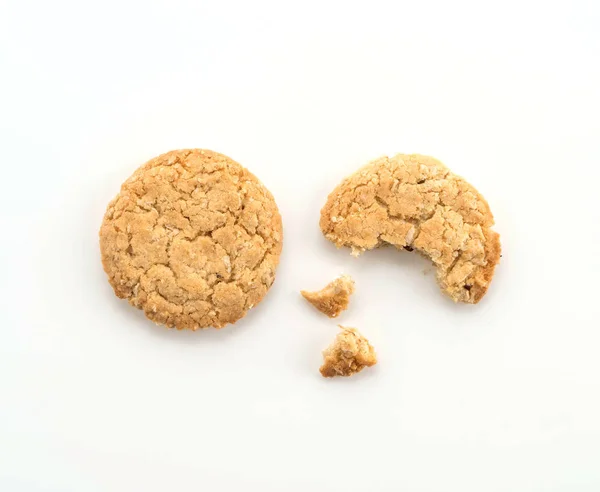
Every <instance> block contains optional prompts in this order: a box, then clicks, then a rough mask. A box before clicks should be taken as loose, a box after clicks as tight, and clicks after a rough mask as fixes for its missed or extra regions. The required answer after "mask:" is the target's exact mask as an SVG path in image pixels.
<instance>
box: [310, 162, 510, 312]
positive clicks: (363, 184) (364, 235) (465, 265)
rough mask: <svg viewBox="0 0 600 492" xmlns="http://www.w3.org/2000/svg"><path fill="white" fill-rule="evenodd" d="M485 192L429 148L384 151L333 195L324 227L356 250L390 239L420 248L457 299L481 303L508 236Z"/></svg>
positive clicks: (402, 245)
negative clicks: (499, 228) (426, 152)
mask: <svg viewBox="0 0 600 492" xmlns="http://www.w3.org/2000/svg"><path fill="white" fill-rule="evenodd" d="M493 224H494V218H493V216H492V213H491V211H490V207H489V206H488V204H487V202H486V201H485V199H484V198H483V196H481V194H480V193H479V192H478V191H477V190H476V189H475V188H474V187H473V186H471V185H470V184H469V183H467V182H466V181H465V180H464V179H462V178H460V177H459V176H456V175H455V174H453V173H452V172H451V171H450V170H449V169H448V168H446V166H444V165H443V164H442V163H441V162H440V161H438V160H436V159H434V158H432V157H427V156H422V155H403V154H398V155H396V156H394V157H382V158H380V159H377V160H375V161H373V162H371V163H369V164H367V165H366V166H365V167H363V168H362V169H360V170H358V171H357V172H355V173H354V174H352V175H350V176H349V177H347V178H346V179H345V180H344V181H342V183H341V184H340V185H339V186H338V187H337V188H336V189H335V190H334V191H333V192H332V193H331V194H330V195H329V197H328V198H327V203H326V204H325V206H324V207H323V209H322V210H321V220H320V226H321V230H322V231H323V234H324V235H325V237H326V238H327V239H329V240H330V241H332V242H333V243H335V245H336V246H337V247H341V246H349V247H351V248H352V252H353V254H355V255H359V254H360V253H362V252H363V251H365V250H368V249H373V248H376V247H378V246H381V245H383V244H391V245H394V246H395V247H397V248H399V249H406V250H409V251H412V250H413V249H415V250H416V251H418V252H419V253H421V254H423V255H424V256H425V257H427V258H429V259H430V260H431V261H432V262H433V264H434V265H435V266H436V268H437V280H438V283H439V286H440V288H441V289H442V290H443V291H444V292H445V293H446V294H447V295H449V296H450V297H451V298H452V299H453V300H454V301H455V302H459V301H460V302H467V303H477V302H479V301H480V300H481V298H482V297H483V296H484V294H485V293H486V291H487V289H488V287H489V285H490V282H491V281H492V276H493V275H494V268H495V266H496V264H497V263H498V261H499V259H500V238H499V235H498V234H497V233H496V232H494V231H493V230H491V227H492V225H493Z"/></svg>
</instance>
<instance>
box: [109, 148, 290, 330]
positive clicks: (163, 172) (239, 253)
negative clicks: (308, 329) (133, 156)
mask: <svg viewBox="0 0 600 492" xmlns="http://www.w3.org/2000/svg"><path fill="white" fill-rule="evenodd" d="M282 239H283V233H282V224H281V216H280V215H279V211H278V209H277V205H276V204H275V200H274V199H273V196H272V195H271V193H270V192H269V190H267V189H266V188H265V186H264V185H263V184H262V183H261V182H260V181H259V180H258V179H257V178H256V177H255V176H254V175H253V174H251V173H250V172H249V171H248V170H246V169H244V168H243V167H242V166H240V165H239V164H238V163H237V162H235V161H233V160H232V159H230V158H229V157H226V156H224V155H222V154H218V153H216V152H212V151H210V150H201V149H190V150H174V151H171V152H167V153H166V154H163V155H160V156H158V157H156V158H154V159H152V160H150V161H149V162H147V163H146V164H144V165H143V166H141V167H140V168H139V169H138V170H137V171H135V173H133V175H132V176H131V177H130V178H129V179H128V180H127V181H125V183H123V185H122V186H121V191H120V193H119V194H118V195H117V196H116V198H115V199H114V200H113V201H111V202H110V204H109V205H108V208H107V210H106V214H105V216H104V221H103V222H102V226H101V228H100V250H101V254H102V264H103V265H104V270H105V271H106V273H107V274H108V279H109V282H110V284H111V285H112V287H113V289H114V291H115V294H116V295H117V296H118V297H120V298H123V299H127V300H128V301H129V302H130V304H132V305H133V306H135V307H137V308H139V309H142V310H143V311H144V313H145V314H146V316H147V317H148V318H149V319H151V320H152V321H154V322H156V323H161V324H163V325H166V326H168V327H175V328H178V329H183V328H188V329H192V330H196V329H198V328H206V327H210V326H212V327H215V328H221V327H223V326H225V325H226V324H228V323H235V322H236V321H237V320H239V319H240V318H242V317H243V316H244V315H245V314H246V312H247V311H248V310H249V309H250V308H252V307H253V306H256V305H257V304H258V303H259V302H260V301H261V300H262V299H263V297H264V296H265V294H266V293H267V291H268V290H269V287H271V285H272V284H273V281H274V279H275V270H276V268H277V264H278V263H279V256H280V254H281V246H282Z"/></svg>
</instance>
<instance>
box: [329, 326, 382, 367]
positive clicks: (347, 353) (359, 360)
mask: <svg viewBox="0 0 600 492" xmlns="http://www.w3.org/2000/svg"><path fill="white" fill-rule="evenodd" d="M340 328H341V330H342V331H341V332H339V333H338V334H337V336H336V337H335V340H334V341H333V343H332V344H331V345H330V346H329V347H328V348H327V349H325V350H324V351H323V365H322V366H321V368H320V369H319V371H320V372H321V375H322V376H323V377H325V378H332V377H334V376H352V375H353V374H356V373H357V372H360V371H362V370H363V369H364V368H365V367H371V366H373V365H375V364H377V356H376V355H375V349H374V348H373V346H372V345H371V344H370V343H369V341H368V340H367V339H366V338H365V337H364V336H363V335H361V334H360V333H359V331H358V330H357V329H356V328H346V327H344V326H341V325H340Z"/></svg>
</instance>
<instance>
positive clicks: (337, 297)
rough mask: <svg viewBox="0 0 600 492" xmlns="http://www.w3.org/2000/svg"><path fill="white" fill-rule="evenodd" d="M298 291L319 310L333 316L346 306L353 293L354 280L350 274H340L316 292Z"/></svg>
mask: <svg viewBox="0 0 600 492" xmlns="http://www.w3.org/2000/svg"><path fill="white" fill-rule="evenodd" d="M300 293H301V294H302V296H303V297H304V299H306V300H307V301H308V302H310V303H311V304H312V305H313V306H314V307H316V308H317V309H318V310H319V311H321V312H322V313H324V314H326V315H327V316H329V317H330V318H335V317H336V316H338V315H339V314H340V313H341V312H342V311H344V310H345V309H347V308H348V303H349V302H350V295H352V294H353V293H354V280H352V277H351V276H350V275H341V276H340V277H338V278H336V279H334V280H332V281H331V282H329V283H328V284H327V285H326V286H325V287H323V288H322V289H321V290H318V291H316V292H310V291H306V290H301V291H300Z"/></svg>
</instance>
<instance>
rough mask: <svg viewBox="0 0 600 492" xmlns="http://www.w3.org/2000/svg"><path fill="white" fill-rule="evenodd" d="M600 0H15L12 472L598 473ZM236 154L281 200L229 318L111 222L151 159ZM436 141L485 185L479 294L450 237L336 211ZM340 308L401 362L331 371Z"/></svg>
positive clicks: (10, 111) (169, 480)
mask: <svg viewBox="0 0 600 492" xmlns="http://www.w3.org/2000/svg"><path fill="white" fill-rule="evenodd" d="M599 25H600V6H599V5H598V2H594V1H592V0H590V1H589V2H583V1H574V0H572V1H564V2H551V1H539V2H532V1H522V0H521V1H514V2H513V1H504V2H493V3H492V2H484V1H478V2H475V1H474V2H465V1H452V2H441V1H440V2H426V1H410V2H405V1H393V2H392V1H390V2H386V3H380V2H366V1H361V2H350V1H346V2H339V3H333V2H326V1H314V2H312V1H302V2H284V1H271V2H268V1H256V0H253V1H247V2H241V1H240V2H226V1H214V2H206V1H201V0H196V1H190V2H182V1H174V0H169V1H163V2H156V1H141V0H140V1H129V2H125V1H122V0H120V1H102V2H89V1H79V0H78V1H76V0H73V1H65V0H63V1H59V0H54V1H41V0H40V1H35V2H34V1H24V0H18V1H17V0H12V1H6V0H5V1H2V2H1V3H0V131H1V133H0V165H1V166H2V167H1V183H2V192H1V193H0V204H1V208H0V218H1V220H2V227H1V229H0V230H1V231H2V233H1V241H0V258H1V261H2V268H1V275H0V299H1V303H2V311H1V312H2V318H1V320H2V329H1V331H0V490H2V491H6V492H21V491H28V492H29V491H77V492H88V491H118V492H120V491H124V492H131V491H143V492H152V491H165V490H169V491H171V490H172V491H180V490H181V491H187V490H190V491H192V490H193V491H208V492H213V491H214V492H219V491H232V492H233V491H235V492H237V491H243V490H256V491H261V492H263V491H264V492H267V491H277V492H279V491H291V492H295V491H298V492H306V491H311V492H313V491H314V492H319V491H328V492H329V491H344V492H351V491H358V490H361V491H369V492H370V491H373V492H377V491H404V492H412V491H436V492H437V491H441V492H446V491H456V492H471V491H472V492H482V491H483V492H492V491H502V492H504V491H565V492H579V491H585V492H587V491H598V490H600V355H599V353H600V321H599V319H600V307H599V305H600V301H599V299H598V294H599V288H598V277H599V276H600V260H599V256H600V236H599V232H598V229H599V225H600V213H599V211H598V210H599V207H598V198H599V191H598V189H599V188H598V186H599V184H598V180H599V178H600V171H599V166H600V119H599V115H600V90H599V87H600V29H599ZM186 147H203V148H209V149H213V150H217V151H220V152H223V153H225V154H227V155H229V156H231V157H232V158H234V159H236V160H238V161H239V162H241V163H242V164H243V165H245V166H246V167H248V168H249V169H250V170H251V171H252V172H254V173H255V174H256V175H257V176H259V177H260V179H261V180H262V181H263V182H264V183H265V184H266V185H267V187H269V188H270V190H271V191H272V192H273V194H274V196H275V198H276V200H277V203H278V204H279V207H280V210H281V213H282V216H283V220H284V227H285V241H284V252H283V256H282V261H281V265H280V268H279V270H278V275H277V280H276V282H275V285H274V287H273V289H272V290H271V291H270V293H269V295H268V296H267V298H266V299H265V301H264V302H263V303H262V304H261V305H260V306H258V307H257V308H256V309H254V310H252V311H251V312H250V314H249V315H248V316H247V317H246V318H245V319H243V320H242V321H240V322H239V323H237V324H236V325H235V326H230V327H227V328H225V329H223V330H221V331H216V330H206V331H203V332H196V333H192V332H176V331H168V330H166V329H163V328H161V327H157V326H154V325H153V324H152V323H150V322H148V321H146V320H145V318H144V317H143V315H142V314H141V313H140V312H139V311H136V310H135V309H133V308H131V307H129V306H128V305H127V303H126V302H124V301H119V300H118V299H116V298H115V296H114V295H113V293H112V290H111V288H110V286H109V285H108V282H107V281H106V277H105V274H104V272H103V271H102V268H101V265H100V258H99V250H98V238H97V233H98V229H99V226H100V223H101V220H102V216H103V213H104V209H105V206H106V204H107V203H108V201H109V200H110V199H111V198H112V197H113V196H114V195H115V194H116V193H117V191H118V189H119V186H120V184H121V182H122V181H123V180H125V179H126V178H127V177H128V176H129V175H130V174H131V173H132V172H133V171H134V169H135V168H136V167H137V166H138V165H140V164H142V163H143V162H145V161H146V160H148V159H149V158H151V157H153V156H155V155H157V154H159V153H162V152H165V151H168V150H171V149H175V148H186ZM396 152H405V153H410V152H418V153H424V154H429V155H433V156H435V157H437V158H439V159H441V160H442V161H443V162H445V163H446V164H447V165H448V166H449V167H450V168H451V169H452V170H453V171H455V172H456V173H458V174H460V175H463V176H465V177H466V178H467V179H468V180H469V181H470V182H471V183H472V184H474V185H475V186H476V187H477V188H478V189H479V191H481V192H482V193H483V194H484V195H485V197H486V198H487V199H488V201H489V203H490V205H491V207H492V210H493V212H494V214H495V216H496V222H497V225H496V230H498V231H499V232H500V233H501V235H502V245H503V253H504V256H503V258H502V262H501V264H500V266H499V267H498V268H497V274H496V276H495V279H494V282H493V284H492V287H491V289H490V291H489V293H488V295H487V296H486V297H485V298H484V300H483V301H482V302H481V303H480V304H479V305H477V306H471V305H454V304H453V303H452V302H451V301H449V300H448V299H446V298H445V297H444V296H442V295H441V294H440V292H439V290H438V288H437V286H436V284H435V279H434V274H433V272H432V269H431V267H430V266H429V265H428V263H427V262H426V261H425V260H423V259H420V258H418V257H417V256H416V255H414V254H409V253H399V252H397V251H394V250H392V249H383V250H379V251H373V252H369V253H367V254H365V255H364V256H363V257H361V258H359V259H358V260H356V259H354V258H352V257H350V255H349V254H348V251H345V250H340V251H337V250H336V249H335V248H334V247H333V246H332V245H331V244H330V243H328V242H327V241H326V240H325V239H324V238H323V237H322V236H321V234H320V231H319V228H318V217H319V210H320V208H321V206H322V205H323V204H324V201H325V198H326V196H327V193H328V192H329V191H331V190H332V189H333V187H334V186H335V185H337V183H338V182H339V181H340V180H341V179H342V178H343V177H344V176H345V175H347V174H349V173H351V172H352V171H354V170H355V169H356V168H358V167H359V166H361V165H363V164H364V163H366V162H367V161H369V160H370V159H373V158H375V157H378V156H380V155H383V154H387V153H390V154H391V153H396ZM341 272H347V273H350V274H352V275H353V276H354V277H355V279H356V281H357V289H358V290H357V293H356V294H355V296H354V298H353V300H352V304H351V308H350V309H349V310H348V311H347V312H346V313H344V314H343V316H342V317H341V318H340V320H339V321H340V322H341V323H343V324H347V325H350V326H356V327H358V328H359V329H361V330H362V331H363V332H364V333H365V335H367V336H368V338H369V339H370V340H371V341H372V343H373V344H374V346H375V348H376V349H377V352H378V355H379V364H378V365H377V366H375V367H374V368H372V369H368V370H365V371H364V372H363V373H361V374H360V375H359V376H356V377H353V378H350V379H337V380H325V379H323V378H321V376H320V375H319V372H318V367H319V365H320V362H321V354H320V352H321V350H322V349H323V348H325V347H326V346H327V345H328V344H329V342H330V341H331V340H332V339H333V337H334V336H335V334H336V330H337V329H336V327H335V323H334V322H332V321H330V320H328V319H327V318H325V317H324V316H322V315H320V314H319V313H317V312H316V311H314V310H313V309H312V308H311V307H310V306H309V305H308V304H306V303H305V302H304V301H303V300H302V299H301V298H300V296H299V294H298V291H299V290H300V289H302V288H309V289H311V288H318V287H320V286H321V285H323V284H324V283H325V282H327V281H328V280H330V279H331V278H332V277H333V276H335V275H337V274H339V273H341Z"/></svg>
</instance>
